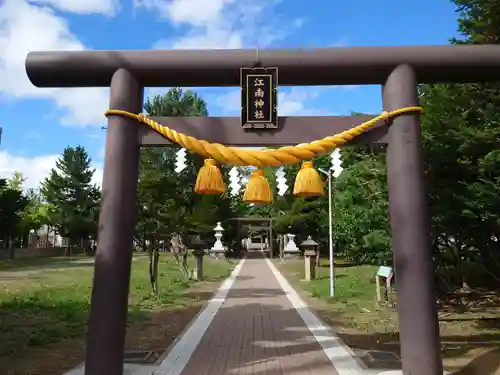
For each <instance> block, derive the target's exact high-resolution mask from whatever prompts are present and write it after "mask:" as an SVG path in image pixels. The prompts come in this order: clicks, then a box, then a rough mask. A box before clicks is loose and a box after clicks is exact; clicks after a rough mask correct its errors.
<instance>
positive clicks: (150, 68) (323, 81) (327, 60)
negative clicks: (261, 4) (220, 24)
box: [26, 45, 500, 87]
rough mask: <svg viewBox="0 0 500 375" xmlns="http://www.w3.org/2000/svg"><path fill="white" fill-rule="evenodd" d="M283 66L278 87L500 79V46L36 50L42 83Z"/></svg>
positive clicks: (33, 76)
mask: <svg viewBox="0 0 500 375" xmlns="http://www.w3.org/2000/svg"><path fill="white" fill-rule="evenodd" d="M257 63H261V64H262V66H269V67H278V68H279V84H280V85H292V86H301V85H355V84H383V83H384V82H385V80H386V78H387V76H388V75H389V74H390V73H391V72H392V70H393V69H395V68H396V67H397V66H399V65H400V64H409V65H411V66H412V67H413V69H414V70H415V72H416V75H417V81H418V82H420V83H433V82H434V83H437V82H451V81H454V82H475V81H477V82H479V81H498V80H500V45H446V46H412V47H349V48H321V49H268V50H259V51H258V53H257V50H255V49H246V50H242V49H240V50H167V51H158V50H156V51H43V52H30V53H29V54H28V57H27V58H26V72H27V74H28V77H29V79H30V80H31V82H32V83H33V84H34V85H35V86H38V87H94V86H95V87H106V86H109V84H110V82H111V76H112V75H113V73H114V72H115V71H117V70H118V69H120V68H126V69H128V70H130V71H131V72H133V74H134V76H136V77H137V78H138V79H139V81H140V82H141V84H142V85H143V86H150V87H171V86H186V87H187V86H191V87H193V86H194V87H197V86H198V87H200V86H239V84H240V68H243V67H252V66H255V65H256V64H257Z"/></svg>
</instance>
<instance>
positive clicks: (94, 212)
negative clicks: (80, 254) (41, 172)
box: [41, 146, 100, 251]
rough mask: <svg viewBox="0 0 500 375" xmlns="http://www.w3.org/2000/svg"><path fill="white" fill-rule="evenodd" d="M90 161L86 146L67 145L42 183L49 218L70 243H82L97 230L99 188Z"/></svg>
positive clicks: (94, 234)
mask: <svg viewBox="0 0 500 375" xmlns="http://www.w3.org/2000/svg"><path fill="white" fill-rule="evenodd" d="M91 163H92V160H91V158H90V157H89V156H88V153H87V151H86V150H85V148H83V147H82V146H76V147H67V148H65V149H64V151H63V154H62V155H61V157H60V158H59V159H58V160H57V161H56V168H53V169H52V170H51V171H50V175H49V176H48V177H47V178H46V179H45V180H44V181H43V183H42V188H41V193H42V195H43V198H44V200H45V202H46V203H47V204H48V205H49V207H50V208H51V209H50V220H51V221H52V223H53V225H54V226H55V227H56V228H57V231H58V232H59V233H60V234H61V235H62V236H63V237H66V238H68V239H69V241H70V245H75V244H82V243H83V242H84V241H87V240H88V238H89V236H94V237H95V236H96V233H97V224H96V223H97V217H98V209H99V198H100V192H99V189H98V188H97V186H95V185H94V184H93V183H92V177H93V175H94V172H95V169H93V168H92V167H91ZM68 251H69V249H68Z"/></svg>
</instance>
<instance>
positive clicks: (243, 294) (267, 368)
mask: <svg viewBox="0 0 500 375" xmlns="http://www.w3.org/2000/svg"><path fill="white" fill-rule="evenodd" d="M332 362H333V363H335V367H334V366H333V365H332ZM360 371H362V368H361V366H360V365H359V364H358V362H357V361H356V360H354V359H353V357H352V356H351V354H350V352H349V351H348V350H347V349H346V348H345V347H344V346H343V345H342V343H341V342H340V340H339V339H338V338H336V337H335V336H332V335H331V334H330V333H329V332H328V330H327V329H326V328H325V327H324V326H323V325H322V324H321V322H320V321H319V320H318V319H317V318H316V316H315V315H313V314H312V313H311V311H309V310H308V309H307V307H306V306H305V304H304V302H303V301H302V300H301V299H300V298H299V297H298V295H297V293H296V292H295V291H294V290H293V288H292V287H291V286H290V285H289V284H288V282H287V281H286V280H285V279H284V278H283V276H281V274H279V272H278V271H277V270H276V269H275V267H274V265H272V263H271V262H270V261H269V260H266V259H246V260H244V261H243V263H240V264H239V265H238V267H237V268H236V269H235V272H233V275H232V277H231V278H230V279H228V280H227V281H226V283H225V285H223V286H222V288H221V290H220V291H219V293H218V295H217V296H216V297H215V298H214V299H213V300H212V301H211V303H210V304H209V306H208V307H207V309H206V310H205V311H204V312H202V313H201V315H200V316H199V317H198V319H196V320H195V321H194V322H193V324H192V325H191V326H190V327H189V329H188V330H187V331H186V333H185V334H184V335H183V337H182V338H181V339H180V340H179V341H178V342H177V344H176V345H174V347H173V348H172V349H171V351H170V353H169V354H168V355H167V357H166V358H165V359H164V360H163V361H162V363H161V365H160V366H159V367H158V368H157V369H156V370H155V371H154V374H155V375H224V374H254V375H258V374H263V375H264V374H297V375H302V374H312V373H314V374H315V375H322V374H329V375H354V374H359V373H361V372H360Z"/></svg>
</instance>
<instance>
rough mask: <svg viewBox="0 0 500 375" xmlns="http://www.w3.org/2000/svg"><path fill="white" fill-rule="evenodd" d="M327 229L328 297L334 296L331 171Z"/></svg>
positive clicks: (329, 175) (329, 176) (330, 173)
mask: <svg viewBox="0 0 500 375" xmlns="http://www.w3.org/2000/svg"><path fill="white" fill-rule="evenodd" d="M328 172H329V173H328V229H329V234H330V239H329V241H328V242H329V246H330V249H329V250H330V297H332V298H333V296H334V295H335V289H334V277H335V276H334V272H333V226H332V225H333V223H332V211H333V210H332V171H330V170H329V171H328Z"/></svg>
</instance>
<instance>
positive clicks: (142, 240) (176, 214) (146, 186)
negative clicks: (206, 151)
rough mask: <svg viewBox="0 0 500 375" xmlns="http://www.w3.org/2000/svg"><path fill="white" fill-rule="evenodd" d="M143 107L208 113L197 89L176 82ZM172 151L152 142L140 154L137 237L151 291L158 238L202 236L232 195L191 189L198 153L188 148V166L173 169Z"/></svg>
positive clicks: (153, 111) (154, 111)
mask: <svg viewBox="0 0 500 375" xmlns="http://www.w3.org/2000/svg"><path fill="white" fill-rule="evenodd" d="M144 109H145V111H146V112H147V113H148V114H149V115H151V116H169V117H173V116H207V115H208V111H207V105H206V102H205V101H204V100H203V99H202V98H201V97H200V96H199V95H198V94H197V93H195V92H192V91H183V90H182V89H180V88H173V89H170V90H169V91H168V92H167V93H166V94H165V95H163V96H160V95H157V96H154V97H152V98H149V99H148V100H147V101H146V103H145V105H144ZM176 152H177V149H175V148H159V147H151V148H145V149H142V150H141V156H140V172H139V188H138V201H137V213H138V216H137V225H136V241H137V242H138V243H139V244H140V246H141V247H143V248H144V249H147V250H148V252H149V255H150V280H151V287H152V290H153V293H157V282H158V281H157V280H158V259H159V241H163V242H164V243H165V242H168V240H169V239H170V237H171V236H172V235H173V234H174V233H179V234H181V235H182V236H187V235H193V234H201V235H202V236H203V235H205V234H207V233H208V232H211V230H212V228H213V226H214V222H216V221H217V220H218V219H220V218H221V217H223V216H224V214H227V213H228V212H230V210H231V201H230V199H228V198H227V197H226V196H224V197H213V196H202V195H198V194H195V193H194V185H195V181H196V175H197V171H198V169H199V168H200V167H201V166H202V164H203V158H201V157H200V156H198V155H195V154H190V153H188V155H187V157H186V159H187V160H186V162H187V163H186V164H187V168H186V169H184V170H183V171H181V172H179V173H177V172H175V154H176ZM225 172H226V171H225ZM224 219H226V217H224ZM221 221H222V220H221Z"/></svg>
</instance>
